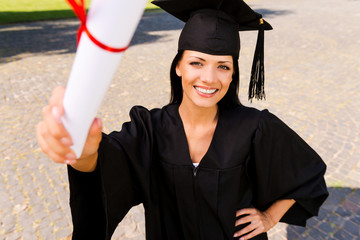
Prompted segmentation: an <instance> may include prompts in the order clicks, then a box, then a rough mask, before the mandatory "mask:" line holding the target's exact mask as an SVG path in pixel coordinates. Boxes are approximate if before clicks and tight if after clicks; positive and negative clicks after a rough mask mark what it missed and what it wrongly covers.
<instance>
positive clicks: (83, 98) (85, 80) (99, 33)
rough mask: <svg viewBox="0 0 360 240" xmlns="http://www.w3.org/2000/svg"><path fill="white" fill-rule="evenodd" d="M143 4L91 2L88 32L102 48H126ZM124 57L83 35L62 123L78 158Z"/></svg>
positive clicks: (110, 0) (140, 1)
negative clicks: (96, 43)
mask: <svg viewBox="0 0 360 240" xmlns="http://www.w3.org/2000/svg"><path fill="white" fill-rule="evenodd" d="M145 3H146V0H131V1H127V0H92V2H91V5H90V10H89V12H88V16H87V28H88V29H89V31H90V33H91V34H92V35H93V36H94V37H95V38H96V39H97V40H98V41H100V42H102V43H103V44H105V45H107V46H110V47H113V48H122V47H126V46H128V45H129V43H130V41H131V38H132V36H133V34H134V32H135V30H136V27H137V25H138V23H139V21H140V18H141V16H142V13H143V11H144V7H145ZM122 54H123V53H114V52H109V51H106V50H103V49H102V48H100V47H98V46H97V45H95V44H94V43H93V42H92V41H91V40H90V39H89V38H88V36H87V34H86V33H85V32H83V33H82V36H81V39H80V42H79V45H78V49H77V52H76V56H75V60H74V63H73V67H72V70H71V73H70V77H69V80H68V83H67V87H66V91H65V96H64V102H63V103H64V110H65V113H64V115H63V117H62V123H63V124H64V126H65V128H66V130H67V131H68V132H69V134H70V136H71V138H72V141H73V146H72V149H73V151H74V152H75V155H76V157H80V156H81V153H82V150H83V147H84V144H85V141H86V138H87V135H88V132H89V128H90V126H91V124H92V122H93V120H94V118H95V116H96V114H97V111H98V109H99V107H100V105H101V101H102V99H103V98H104V96H105V93H106V91H107V89H108V87H109V84H110V82H111V80H112V78H113V75H114V73H115V71H116V69H117V67H118V65H119V62H120V59H121V57H122Z"/></svg>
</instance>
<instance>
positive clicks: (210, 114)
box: [179, 103, 218, 126]
mask: <svg viewBox="0 0 360 240" xmlns="http://www.w3.org/2000/svg"><path fill="white" fill-rule="evenodd" d="M179 114H180V117H181V119H182V121H183V122H186V123H188V124H191V125H192V126H196V125H203V124H212V123H214V122H217V119H218V106H217V105H215V106H214V107H209V108H202V107H189V106H187V105H186V104H183V103H181V104H180V106H179Z"/></svg>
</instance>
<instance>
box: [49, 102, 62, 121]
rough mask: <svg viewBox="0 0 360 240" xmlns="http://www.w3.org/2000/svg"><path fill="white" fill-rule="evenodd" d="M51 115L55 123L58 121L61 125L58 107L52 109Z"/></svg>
mask: <svg viewBox="0 0 360 240" xmlns="http://www.w3.org/2000/svg"><path fill="white" fill-rule="evenodd" d="M51 114H52V115H53V117H54V119H55V121H56V122H57V123H61V116H60V111H59V109H58V108H57V107H56V106H54V107H53V108H52V109H51Z"/></svg>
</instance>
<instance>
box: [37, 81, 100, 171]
mask: <svg viewBox="0 0 360 240" xmlns="http://www.w3.org/2000/svg"><path fill="white" fill-rule="evenodd" d="M64 94H65V88H64V87H57V88H55V89H54V91H53V93H52V96H51V98H50V101H49V105H47V106H45V107H44V108H43V111H42V114H43V121H41V122H40V123H39V124H38V126H37V129H36V136H37V140H38V144H39V146H40V147H41V149H42V151H43V152H44V153H45V154H46V155H47V156H48V157H49V158H51V159H52V160H53V161H55V162H57V163H66V164H71V165H73V167H74V168H76V169H78V170H80V171H84V172H89V171H93V170H94V169H95V167H96V160H97V150H98V148H99V143H100V141H101V129H102V125H101V121H100V119H98V118H95V120H94V121H93V122H92V124H91V127H90V130H89V133H88V136H87V139H86V142H85V147H84V149H83V152H82V155H81V157H80V158H79V159H77V160H76V158H77V157H76V156H75V154H74V152H73V150H72V149H71V148H70V146H71V145H72V144H73V142H72V139H71V136H70V134H69V133H68V132H67V131H66V129H65V127H64V125H63V124H62V122H61V117H62V116H63V114H64V108H63V99H64Z"/></svg>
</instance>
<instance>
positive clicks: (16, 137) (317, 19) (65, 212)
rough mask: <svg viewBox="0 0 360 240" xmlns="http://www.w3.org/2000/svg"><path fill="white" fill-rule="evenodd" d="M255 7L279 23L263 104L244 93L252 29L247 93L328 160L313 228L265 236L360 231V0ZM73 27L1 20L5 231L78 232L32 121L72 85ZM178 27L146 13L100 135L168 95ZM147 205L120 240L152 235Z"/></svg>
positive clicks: (269, 45)
mask: <svg viewBox="0 0 360 240" xmlns="http://www.w3.org/2000/svg"><path fill="white" fill-rule="evenodd" d="M250 3H251V4H250V5H251V6H252V7H254V8H255V9H257V10H258V11H259V12H261V13H263V15H264V17H265V18H266V19H267V20H268V21H269V22H270V23H271V24H272V25H273V27H274V30H273V31H271V32H267V33H266V40H265V44H266V48H265V54H266V57H265V59H266V92H267V101H265V102H254V103H252V104H250V103H248V102H247V100H246V95H247V85H248V79H249V71H250V64H251V59H252V55H253V51H254V45H255V41H256V33H249V32H246V33H241V38H242V50H241V57H240V69H241V79H242V80H243V81H242V83H241V89H240V95H241V100H242V102H243V103H244V104H245V105H252V106H254V107H258V108H268V109H270V110H271V111H272V112H274V113H275V114H276V115H278V116H279V117H280V118H281V119H283V120H284V121H285V122H286V123H287V124H288V125H290V126H291V127H292V128H293V129H294V130H296V131H297V132H298V133H299V134H300V135H301V136H302V137H303V138H304V139H305V140H306V141H307V142H308V143H309V144H310V145H311V146H312V147H313V148H314V149H315V150H316V151H317V152H318V153H319V154H320V155H321V156H322V157H323V159H324V160H325V162H326V163H327V165H328V171H327V174H326V179H327V183H328V187H329V191H330V193H331V195H330V197H329V199H328V200H327V201H326V203H325V204H324V206H323V207H322V208H321V211H320V215H319V217H317V218H312V219H311V220H309V222H308V227H306V228H300V227H290V226H288V225H285V224H279V225H277V227H275V228H274V229H272V230H271V231H270V234H269V235H270V239H345V240H347V239H360V232H359V229H360V189H359V187H360V159H359V156H360V148H359V144H360V143H359V141H360V139H359V136H360V95H359V94H358V93H359V92H360V81H359V80H360V79H359V76H360V61H359V56H360V40H359V39H360V31H359V24H358V23H359V22H360V1H359V0H327V1H325V0H318V1H311V0H303V1H300V0H293V1H285V0H272V1H259V0H252V1H250ZM0 14H1V13H0ZM77 26H78V23H77V21H75V20H64V21H45V22H34V23H27V24H12V25H2V26H0V83H1V84H0V132H1V135H0V169H1V171H0V239H6V240H13V239H68V238H70V236H71V231H72V226H71V218H70V211H69V206H68V183H67V174H66V167H65V166H63V165H58V164H55V163H52V162H50V161H49V160H48V159H47V158H46V157H45V156H44V155H43V154H42V153H41V152H40V149H39V147H38V146H37V144H36V140H35V125H36V123H37V122H38V121H39V120H40V118H41V108H42V107H43V106H44V105H45V104H46V102H47V99H48V98H49V95H50V93H51V90H52V89H53V88H54V87H55V86H57V85H60V84H61V85H65V84H66V80H67V78H68V76H69V72H70V69H71V65H72V61H73V58H74V52H75V47H76V46H75V34H76V30H77ZM182 26H183V24H182V23H180V22H178V21H177V20H175V19H174V18H172V17H170V16H168V15H167V14H164V13H162V12H151V13H146V14H145V15H144V17H143V19H142V21H141V23H140V26H139V28H138V30H137V32H136V34H135V37H134V40H133V42H132V45H131V47H130V48H129V50H128V51H127V52H126V54H125V55H124V58H123V60H122V62H121V65H120V66H119V68H118V71H117V73H116V77H115V79H114V80H113V82H112V83H111V86H110V89H109V91H108V94H107V96H106V98H105V100H104V102H103V104H102V107H101V109H100V111H99V116H100V117H102V119H103V121H104V131H105V132H109V131H111V130H113V129H119V128H120V126H121V123H122V122H123V121H125V120H127V119H128V111H129V109H130V108H131V106H133V105H135V104H140V105H144V106H146V107H148V108H153V107H160V106H162V105H164V104H166V103H167V101H168V96H169V82H168V69H169V65H170V62H171V60H172V58H173V56H174V55H175V53H176V45H177V38H178V35H179V33H180V29H181V27H182ZM143 211H144V210H143V208H142V206H137V207H134V208H133V209H132V210H131V211H130V212H129V214H128V215H127V216H126V218H125V219H124V220H123V222H122V223H121V224H120V225H119V227H118V228H117V230H116V232H115V234H114V239H133V240H135V239H145V235H144V234H145V233H144V217H143Z"/></svg>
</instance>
